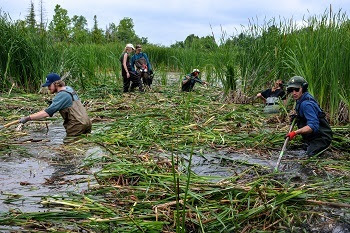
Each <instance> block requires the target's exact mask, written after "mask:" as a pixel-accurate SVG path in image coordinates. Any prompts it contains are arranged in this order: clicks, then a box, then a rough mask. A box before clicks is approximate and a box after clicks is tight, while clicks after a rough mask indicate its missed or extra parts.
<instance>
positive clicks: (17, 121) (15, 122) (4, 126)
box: [0, 120, 19, 129]
mask: <svg viewBox="0 0 350 233" xmlns="http://www.w3.org/2000/svg"><path fill="white" fill-rule="evenodd" d="M15 124H19V120H15V121H12V122H10V123H7V124H6V125H0V129H2V128H7V127H10V126H11V125H15Z"/></svg>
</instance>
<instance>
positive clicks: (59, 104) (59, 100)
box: [44, 86, 79, 117]
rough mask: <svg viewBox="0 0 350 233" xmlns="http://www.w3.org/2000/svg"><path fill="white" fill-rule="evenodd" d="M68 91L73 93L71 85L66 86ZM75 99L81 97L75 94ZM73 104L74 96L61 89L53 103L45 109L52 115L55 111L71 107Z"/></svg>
mask: <svg viewBox="0 0 350 233" xmlns="http://www.w3.org/2000/svg"><path fill="white" fill-rule="evenodd" d="M66 91H68V92H70V93H72V94H73V92H74V90H73V88H71V87H70V86H66ZM73 98H74V100H78V99H79V97H78V96H77V95H76V94H73ZM72 105H73V100H72V96H71V95H70V94H68V93H67V92H65V91H60V92H58V93H57V94H56V96H55V97H54V98H53V100H52V104H51V105H50V106H49V107H48V108H47V109H45V110H44V111H45V112H46V113H47V114H49V116H50V117H52V116H53V114H54V113H55V112H58V111H60V110H62V109H65V108H69V107H71V106H72Z"/></svg>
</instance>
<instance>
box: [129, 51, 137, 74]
mask: <svg viewBox="0 0 350 233" xmlns="http://www.w3.org/2000/svg"><path fill="white" fill-rule="evenodd" d="M135 61H136V54H134V56H132V57H131V60H130V65H131V70H132V71H133V72H135V71H136V70H135Z"/></svg>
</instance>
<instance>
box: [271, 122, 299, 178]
mask: <svg viewBox="0 0 350 233" xmlns="http://www.w3.org/2000/svg"><path fill="white" fill-rule="evenodd" d="M295 122H296V118H294V119H293V121H292V124H291V125H290V128H289V131H288V133H290V132H292V130H293V128H294V125H295ZM288 142H289V137H286V140H284V144H283V147H282V150H281V153H280V156H279V157H278V160H277V164H276V167H275V172H277V171H278V167H279V165H280V163H281V159H282V156H283V154H284V152H285V151H286V148H287V144H288Z"/></svg>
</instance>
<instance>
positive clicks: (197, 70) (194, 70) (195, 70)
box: [192, 69, 200, 73]
mask: <svg viewBox="0 0 350 233" xmlns="http://www.w3.org/2000/svg"><path fill="white" fill-rule="evenodd" d="M194 72H198V73H200V71H199V69H193V71H192V73H194Z"/></svg>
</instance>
